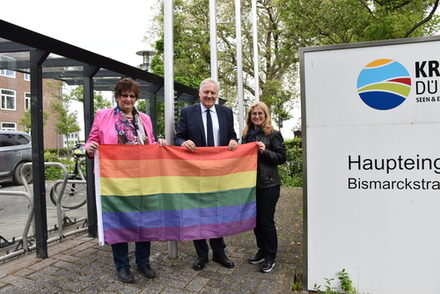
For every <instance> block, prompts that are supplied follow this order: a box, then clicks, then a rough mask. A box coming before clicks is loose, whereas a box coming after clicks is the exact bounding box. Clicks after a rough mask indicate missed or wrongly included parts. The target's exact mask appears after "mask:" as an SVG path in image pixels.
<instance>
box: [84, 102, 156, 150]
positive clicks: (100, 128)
mask: <svg viewBox="0 0 440 294" xmlns="http://www.w3.org/2000/svg"><path fill="white" fill-rule="evenodd" d="M113 111H114V109H113V108H108V109H102V110H99V111H98V112H97V113H96V115H95V120H94V121H93V125H92V129H91V130H90V134H89V138H88V139H87V143H86V145H85V146H84V148H85V150H87V147H89V145H90V143H92V142H97V143H98V144H118V137H117V136H116V129H115V118H114V115H113ZM139 115H140V118H141V121H142V126H143V127H144V130H145V132H146V133H147V137H148V142H150V144H157V143H156V141H155V140H154V136H153V127H152V124H151V119H150V117H149V116H148V115H146V114H145V113H142V112H139Z"/></svg>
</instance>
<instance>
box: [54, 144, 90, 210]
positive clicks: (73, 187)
mask: <svg viewBox="0 0 440 294" xmlns="http://www.w3.org/2000/svg"><path fill="white" fill-rule="evenodd" d="M73 157H74V160H75V165H74V169H73V172H72V173H70V174H69V175H68V178H67V182H66V186H65V188H64V191H63V197H62V198H61V206H62V207H63V208H68V209H76V208H79V207H81V206H83V205H84V204H86V202H87V185H86V179H85V176H84V172H83V170H82V165H83V163H84V162H85V151H84V147H83V146H81V144H77V145H76V146H75V149H74V151H73ZM62 186H63V180H58V181H57V182H56V183H55V184H54V185H53V187H52V188H51V189H50V200H51V201H52V203H53V204H54V205H55V206H56V205H57V198H58V195H60V192H61V188H62Z"/></svg>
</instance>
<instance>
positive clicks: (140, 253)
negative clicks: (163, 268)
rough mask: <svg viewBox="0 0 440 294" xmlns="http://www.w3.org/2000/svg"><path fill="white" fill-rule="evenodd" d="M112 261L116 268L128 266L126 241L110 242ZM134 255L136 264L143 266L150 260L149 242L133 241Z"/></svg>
mask: <svg viewBox="0 0 440 294" xmlns="http://www.w3.org/2000/svg"><path fill="white" fill-rule="evenodd" d="M112 251H113V261H114V262H115V266H116V270H119V269H121V268H124V267H125V268H130V262H129V260H128V243H118V244H112ZM135 256H136V264H137V266H143V265H146V264H147V263H149V262H150V260H149V259H150V242H135Z"/></svg>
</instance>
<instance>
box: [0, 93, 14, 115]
mask: <svg viewBox="0 0 440 294" xmlns="http://www.w3.org/2000/svg"><path fill="white" fill-rule="evenodd" d="M0 94H1V107H0V109H7V110H15V91H14V90H8V89H0Z"/></svg>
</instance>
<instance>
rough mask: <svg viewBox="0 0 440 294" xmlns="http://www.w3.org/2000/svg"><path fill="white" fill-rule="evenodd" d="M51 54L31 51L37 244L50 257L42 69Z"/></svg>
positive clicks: (39, 255)
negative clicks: (48, 247) (48, 248)
mask: <svg viewBox="0 0 440 294" xmlns="http://www.w3.org/2000/svg"><path fill="white" fill-rule="evenodd" d="M48 55H49V52H47V51H41V50H38V49H35V50H31V51H30V72H31V126H32V127H31V137H32V175H33V179H34V186H33V190H34V213H35V238H36V241H35V243H36V252H37V257H38V258H47V257H48V254H47V214H46V187H45V177H44V140H43V138H44V137H43V71H42V64H43V62H44V60H45V59H46V58H47V56H48Z"/></svg>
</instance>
